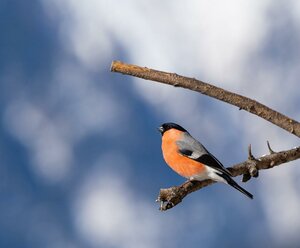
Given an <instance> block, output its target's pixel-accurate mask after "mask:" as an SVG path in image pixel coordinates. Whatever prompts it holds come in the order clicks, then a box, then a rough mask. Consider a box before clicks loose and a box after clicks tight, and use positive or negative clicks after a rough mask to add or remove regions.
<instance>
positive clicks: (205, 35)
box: [0, 0, 300, 248]
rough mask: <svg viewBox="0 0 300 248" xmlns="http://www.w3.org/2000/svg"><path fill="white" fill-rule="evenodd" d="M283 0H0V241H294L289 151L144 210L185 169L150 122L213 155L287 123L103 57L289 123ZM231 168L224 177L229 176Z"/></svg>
mask: <svg viewBox="0 0 300 248" xmlns="http://www.w3.org/2000/svg"><path fill="white" fill-rule="evenodd" d="M299 16H300V4H299V2H298V1H296V0H294V1H292V0H291V1H276V3H274V2H273V1H269V0H264V1H259V2H254V1H247V0H245V1H237V0H229V1H226V3H225V2H220V1H216V0H214V1H204V0H203V1H196V0H195V1H189V2H188V3H186V2H182V1H167V2H163V3H162V2H161V1H158V0H154V1H151V3H150V2H145V1H137V0H125V1H104V0H100V1H95V0H87V1H84V3H83V2H82V1H75V0H35V1H26V2H23V1H13V0H11V1H8V0H2V1H1V2H0V30H1V36H0V82H1V84H0V103H1V104H0V117H1V118H0V133H1V136H0V173H1V183H0V219H1V222H0V246H1V247H72V248H73V247H76V248H77V247H78V248H79V247H121V248H123V247H133V248H134V247H149V248H150V247H183V246H187V247H199V246H201V247H209V248H210V247H211V248H214V247H220V246H221V247H241V246H243V247H266V246H268V247H282V246H290V247H295V246H296V244H298V243H299V241H300V240H299V235H298V231H299V229H300V214H299V209H300V197H299V190H300V183H299V180H298V177H299V175H300V169H299V168H298V167H299V166H298V164H299V162H298V161H296V162H292V163H289V164H287V165H286V166H280V167H278V168H274V169H272V170H269V171H263V172H261V173H260V177H259V178H258V179H254V180H251V181H250V182H248V183H247V184H245V185H243V186H244V187H245V188H246V189H247V190H249V191H250V192H251V193H253V195H254V197H255V198H254V200H253V201H250V200H249V199H247V198H246V197H244V196H243V195H242V194H240V193H238V192H237V191H235V190H233V189H231V188H230V187H228V186H226V185H223V184H217V185H213V186H211V187H207V188H204V189H202V190H200V191H198V192H196V193H193V194H191V195H190V196H188V197H187V198H186V199H184V201H183V202H182V203H181V204H180V205H178V206H176V207H175V208H174V209H172V210H169V211H167V212H163V213H162V212H159V211H158V207H159V206H158V205H157V204H156V203H155V199H156V197H157V194H158V191H159V189H160V188H163V187H169V186H173V185H178V184H180V183H182V182H183V181H184V179H183V178H181V177H179V176H178V175H176V174H175V173H174V172H173V171H171V170H170V169H169V168H168V167H167V166H166V165H165V163H164V161H163V159H162V156H161V150H160V134H159V133H158V132H157V131H156V128H157V127H158V126H159V125H160V124H161V123H163V122H166V121H173V122H177V123H179V124H181V125H182V126H184V127H185V128H186V129H188V130H189V131H190V133H191V134H192V135H193V136H195V137H196V138H197V139H199V140H201V142H202V143H203V144H204V145H205V146H206V147H207V148H208V149H209V150H210V151H211V152H212V153H213V154H214V155H215V156H216V157H218V159H219V160H220V161H222V163H223V164H224V165H225V166H229V165H232V164H235V163H238V162H241V161H243V160H245V159H246V158H247V146H248V144H250V143H251V144H252V147H253V153H254V154H255V155H257V156H261V155H263V154H266V153H267V147H266V141H267V140H269V141H270V143H271V145H272V147H273V149H274V150H278V151H279V150H285V149H289V148H292V147H294V146H297V145H298V144H299V141H298V140H297V138H296V137H293V136H292V135H289V134H288V133H287V132H285V131H283V130H281V129H279V128H277V127H275V126H273V125H271V124H269V123H267V122H266V121H264V120H261V119H259V118H257V117H255V116H253V115H251V114H249V113H246V112H244V111H238V109H237V108H235V107H233V106H229V105H228V104H224V103H221V102H218V101H216V100H214V99H211V98H208V97H206V96H202V95H199V94H197V93H195V92H191V91H188V90H184V89H178V88H176V89H175V88H173V87H169V86H166V85H160V84H157V83H151V82H149V81H144V80H141V79H136V78H131V77H128V76H123V75H119V74H114V73H111V72H110V64H111V62H112V60H122V61H125V62H128V63H133V64H138V65H141V66H147V67H150V68H151V67H152V68H155V69H159V70H165V71H170V72H176V73H178V74H182V75H187V76H190V77H196V78H198V79H200V80H203V81H207V82H213V83H214V84H215V85H217V86H220V87H222V88H225V89H227V90H231V91H234V92H237V93H240V94H243V95H247V96H248V97H250V98H254V99H256V100H258V101H260V102H262V103H264V104H266V105H268V106H270V107H272V108H274V109H276V110H278V111H280V112H283V113H285V114H286V115H288V116H290V117H292V118H294V119H296V120H299V114H300V112H299V108H298V106H299V103H300V102H299V90H298V88H299V77H300V70H299V64H300V61H299V60H300V59H299V58H300V50H299V45H298V44H299V42H300V31H299V30H300V27H299V23H300V22H299ZM237 180H239V178H237Z"/></svg>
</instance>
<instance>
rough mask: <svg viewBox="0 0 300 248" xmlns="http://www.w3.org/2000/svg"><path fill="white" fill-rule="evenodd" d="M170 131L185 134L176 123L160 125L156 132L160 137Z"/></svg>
mask: <svg viewBox="0 0 300 248" xmlns="http://www.w3.org/2000/svg"><path fill="white" fill-rule="evenodd" d="M170 129H176V130H179V131H182V132H187V131H186V130H185V129H184V128H183V127H182V126H179V125H178V124H176V123H173V122H167V123H164V124H162V125H161V126H160V127H159V128H158V131H159V132H160V133H161V135H164V133H165V132H166V131H168V130H170Z"/></svg>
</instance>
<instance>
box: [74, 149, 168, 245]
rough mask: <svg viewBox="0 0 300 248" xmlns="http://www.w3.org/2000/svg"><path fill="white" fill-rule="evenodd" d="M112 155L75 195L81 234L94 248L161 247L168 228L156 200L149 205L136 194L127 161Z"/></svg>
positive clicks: (75, 211)
mask: <svg viewBox="0 0 300 248" xmlns="http://www.w3.org/2000/svg"><path fill="white" fill-rule="evenodd" d="M112 155H113V154H110V155H106V156H105V158H101V159H100V160H99V161H98V163H97V164H98V165H97V166H96V169H94V170H93V171H91V172H90V173H88V176H87V178H86V179H85V180H84V181H83V183H82V185H81V186H80V188H79V191H78V194H77V195H76V199H75V202H74V218H75V224H76V227H77V229H78V232H79V234H80V235H81V236H82V237H83V238H84V239H85V240H86V241H87V242H88V243H89V244H90V245H92V246H93V247H99V246H101V245H102V246H109V247H132V248H134V247H161V245H160V242H161V239H162V238H163V233H162V232H161V228H163V227H165V225H166V224H165V223H163V221H162V219H160V217H159V215H160V214H161V213H159V211H157V208H156V206H155V203H154V201H153V202H152V204H150V202H148V201H146V200H142V198H143V197H141V196H135V195H134V193H133V189H132V188H130V187H129V185H128V182H127V180H128V179H127V177H126V174H128V173H126V167H128V166H126V161H125V160H124V158H122V157H120V156H112ZM115 165H118V167H119V169H120V170H122V172H121V171H120V170H116V168H115ZM109 167H111V168H112V169H109ZM113 168H114V169H113ZM120 172H121V173H120ZM124 172H125V173H124ZM171 229H172V227H171Z"/></svg>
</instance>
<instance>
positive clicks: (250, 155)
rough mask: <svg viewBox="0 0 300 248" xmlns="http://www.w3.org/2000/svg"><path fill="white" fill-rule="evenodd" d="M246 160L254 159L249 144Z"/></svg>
mask: <svg viewBox="0 0 300 248" xmlns="http://www.w3.org/2000/svg"><path fill="white" fill-rule="evenodd" d="M248 160H256V159H255V157H254V156H253V154H252V151H251V144H249V146H248Z"/></svg>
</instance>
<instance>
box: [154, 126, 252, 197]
mask: <svg viewBox="0 0 300 248" xmlns="http://www.w3.org/2000/svg"><path fill="white" fill-rule="evenodd" d="M158 130H159V132H160V133H161V135H162V145H161V148H162V153H163V157H164V159H165V161H166V163H167V164H168V165H169V166H170V167H171V168H172V169H173V170H174V171H175V172H176V173H178V174H179V175H181V176H183V177H185V178H187V179H189V180H196V181H203V180H206V179H211V180H213V181H216V182H222V183H226V184H229V185H230V186H232V187H234V188H235V189H237V190H239V191H240V192H242V193H243V194H245V195H246V196H248V197H249V198H251V199H252V198H253V195H252V194H250V193H249V192H248V191H246V190H245V189H243V188H242V187H241V186H239V185H238V184H237V183H236V182H235V181H234V180H233V179H232V178H231V177H232V174H231V173H230V171H229V170H228V169H226V168H225V167H224V166H223V165H222V164H221V162H220V161H219V160H218V159H216V158H215V157H214V156H213V155H212V154H211V153H210V152H209V151H207V149H206V148H205V147H204V146H203V145H202V144H201V143H200V142H199V141H197V140H196V139H194V138H193V137H192V136H191V135H190V134H189V132H188V131H187V130H185V129H184V128H183V127H181V126H179V125H177V124H175V123H171V122H170V123H164V124H162V125H161V126H160V127H159V128H158Z"/></svg>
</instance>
